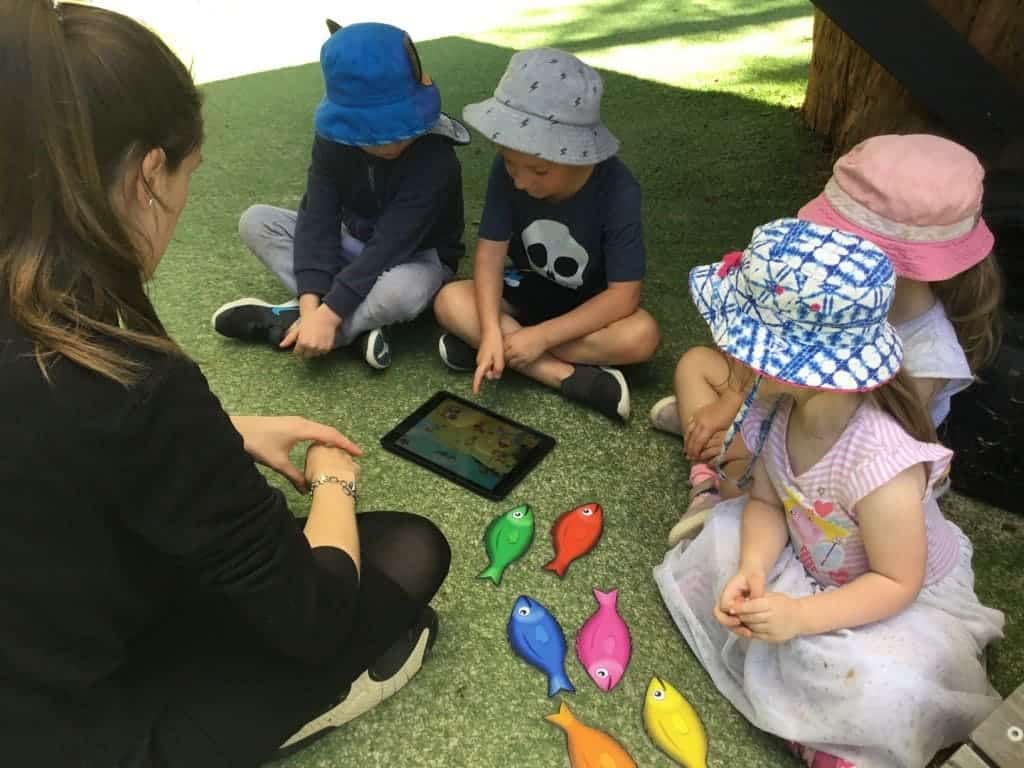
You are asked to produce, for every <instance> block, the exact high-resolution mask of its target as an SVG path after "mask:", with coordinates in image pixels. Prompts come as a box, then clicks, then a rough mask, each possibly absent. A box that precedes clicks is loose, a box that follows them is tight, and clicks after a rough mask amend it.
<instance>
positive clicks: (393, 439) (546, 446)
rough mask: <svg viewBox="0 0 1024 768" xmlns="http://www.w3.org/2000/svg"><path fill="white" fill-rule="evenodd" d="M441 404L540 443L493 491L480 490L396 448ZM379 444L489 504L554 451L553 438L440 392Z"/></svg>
mask: <svg viewBox="0 0 1024 768" xmlns="http://www.w3.org/2000/svg"><path fill="white" fill-rule="evenodd" d="M442 400H454V401H455V402H457V403H459V404H460V405H462V406H464V407H466V408H470V409H472V410H474V411H478V412H480V413H482V414H484V415H486V416H489V417H490V418H492V419H495V420H497V421H500V422H503V423H504V424H507V425H509V426H510V427H513V428H515V429H519V430H522V431H523V432H526V433H528V434H530V435H533V436H534V437H536V438H538V439H539V440H540V442H539V443H538V444H537V446H536V447H535V448H533V450H531V451H530V452H529V453H528V454H527V455H526V456H525V457H523V459H522V460H521V461H520V462H519V463H518V464H516V466H515V468H513V470H512V471H511V472H509V473H508V474H507V475H505V476H504V477H503V478H502V479H501V481H500V482H499V483H498V484H497V485H496V486H494V488H484V487H483V486H481V485H477V484H476V483H474V482H472V481H470V480H467V479H466V478H464V477H462V476H461V475H458V474H456V473H455V472H452V471H451V470H450V469H448V468H446V467H442V466H441V465H439V464H434V463H433V462H431V461H430V460H429V459H425V458H423V457H422V456H420V455H419V454H416V453H413V452H412V451H410V450H408V449H406V448H404V447H402V446H401V445H399V444H398V439H399V438H400V437H401V436H402V435H404V434H405V433H406V432H407V431H409V430H410V429H412V427H413V426H414V425H416V424H417V423H418V422H420V421H421V420H422V419H423V418H425V417H426V416H427V414H429V413H430V412H431V411H433V410H434V409H435V408H436V407H437V406H438V405H439V404H440V402H441V401H442ZM380 444H381V446H382V447H383V448H384V449H385V450H386V451H389V452H391V453H393V454H395V455H396V456H400V457H402V458H403V459H406V460H408V461H411V462H413V463H414V464H419V465H420V466H421V467H423V468H424V469H429V470H430V471H431V472H434V473H435V474H437V475H440V476H441V477H443V478H444V479H446V480H450V481H451V482H453V483H455V484H456V485H460V486H462V487H463V488H465V489H466V490H469V491H472V492H473V493H475V494H477V495H479V496H483V497H484V498H485V499H490V500H491V501H501V500H502V499H504V498H505V497H506V496H508V494H509V491H511V490H512V489H513V488H515V487H516V486H517V485H518V484H519V483H520V482H522V480H523V478H524V477H526V476H527V475H528V474H529V473H530V472H531V471H532V470H533V469H534V467H536V466H537V465H538V464H539V463H540V462H541V460H542V459H543V458H544V457H545V456H547V455H548V454H549V453H550V452H551V449H552V448H554V447H555V438H553V437H551V436H550V435H546V434H544V433H543V432H541V431H539V430H536V429H534V428H533V427H528V426H526V425H525V424H523V423H521V422H518V421H516V420H514V419H510V418H508V417H507V416H502V415H501V414H500V413H495V412H494V411H492V410H490V409H489V408H484V407H483V406H481V405H477V404H476V403H473V402H470V401H469V400H466V399H465V398H463V397H459V396H458V395H453V394H452V393H451V392H445V391H444V390H440V391H438V392H436V393H434V395H433V396H431V397H430V399H429V400H427V401H426V402H425V403H423V405H421V406H419V407H418V408H417V409H416V410H415V411H413V412H412V413H411V414H409V415H408V416H406V417H405V418H404V419H402V421H401V422H400V423H399V424H398V426H396V427H395V428H394V429H392V430H391V431H390V432H388V433H387V434H386V435H384V436H383V437H382V438H381V439H380Z"/></svg>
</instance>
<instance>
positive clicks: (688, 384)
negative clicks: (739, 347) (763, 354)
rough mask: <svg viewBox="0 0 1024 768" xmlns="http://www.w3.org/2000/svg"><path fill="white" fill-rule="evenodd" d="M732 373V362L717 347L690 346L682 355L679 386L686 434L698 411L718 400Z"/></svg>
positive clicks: (681, 420) (682, 426)
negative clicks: (727, 360)
mask: <svg viewBox="0 0 1024 768" xmlns="http://www.w3.org/2000/svg"><path fill="white" fill-rule="evenodd" d="M729 373H730V371H729V363H728V362H726V359H725V357H724V356H723V355H722V353H721V352H719V351H718V350H716V349H710V348H709V347H690V349H688V350H686V352H684V353H683V356H682V357H681V358H679V362H678V363H677V364H676V375H675V390H676V402H677V404H678V408H679V427H680V432H682V434H684V435H685V434H686V427H687V425H688V424H689V423H690V419H692V418H693V416H694V414H696V413H697V411H699V410H700V409H701V408H704V407H705V406H708V405H711V404H712V403H714V402H717V401H718V398H719V396H720V395H721V394H722V390H724V389H725V387H726V386H728V384H729Z"/></svg>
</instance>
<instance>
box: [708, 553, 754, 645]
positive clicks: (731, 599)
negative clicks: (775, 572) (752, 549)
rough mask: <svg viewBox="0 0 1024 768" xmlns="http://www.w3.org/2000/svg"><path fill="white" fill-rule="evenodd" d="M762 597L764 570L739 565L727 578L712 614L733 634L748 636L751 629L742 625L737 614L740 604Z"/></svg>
mask: <svg viewBox="0 0 1024 768" xmlns="http://www.w3.org/2000/svg"><path fill="white" fill-rule="evenodd" d="M762 597H764V571H762V570H759V569H756V568H750V567H744V566H742V565H741V566H740V570H739V571H738V572H737V573H736V575H735V576H733V577H732V578H731V579H729V581H728V583H727V584H726V585H725V588H724V589H723V590H722V594H721V596H720V597H719V598H718V602H717V603H716V604H715V609H714V614H715V618H716V619H717V620H718V623H719V624H721V625H722V626H723V627H725V628H726V629H728V630H729V631H730V632H732V633H733V634H734V635H739V636H740V637H750V636H751V634H752V633H751V631H750V629H749V628H747V627H746V626H744V624H743V622H742V621H741V619H740V618H739V616H738V615H737V610H738V609H739V607H740V606H742V605H743V604H744V603H746V602H747V601H750V600H758V599H760V598H762Z"/></svg>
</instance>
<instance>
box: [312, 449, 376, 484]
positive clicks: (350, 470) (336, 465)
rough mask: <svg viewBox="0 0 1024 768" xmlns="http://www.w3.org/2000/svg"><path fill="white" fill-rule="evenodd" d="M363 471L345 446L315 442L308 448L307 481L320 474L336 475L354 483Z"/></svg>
mask: <svg viewBox="0 0 1024 768" xmlns="http://www.w3.org/2000/svg"><path fill="white" fill-rule="evenodd" d="M361 471H362V470H361V469H360V467H359V465H358V464H356V462H355V459H353V458H352V454H350V453H349V452H348V451H346V450H345V449H344V448H338V447H335V446H333V445H324V444H322V443H313V444H312V445H311V446H309V448H308V449H307V450H306V478H305V479H306V482H313V480H315V479H316V478H317V477H319V476H320V475H334V476H335V477H337V478H338V479H339V480H351V481H352V482H353V483H354V482H355V481H356V480H358V479H359V473H360V472H361Z"/></svg>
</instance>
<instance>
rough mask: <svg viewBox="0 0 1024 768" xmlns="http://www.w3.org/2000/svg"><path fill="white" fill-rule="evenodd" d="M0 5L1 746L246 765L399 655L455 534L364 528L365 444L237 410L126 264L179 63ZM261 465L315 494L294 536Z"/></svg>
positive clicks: (154, 191)
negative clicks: (3, 109) (359, 511)
mask: <svg viewBox="0 0 1024 768" xmlns="http://www.w3.org/2000/svg"><path fill="white" fill-rule="evenodd" d="M0 17H2V18H3V19H4V23H3V24H2V25H0V71H2V72H3V78H4V98H5V101H6V102H7V105H8V106H9V110H8V112H7V116H6V117H5V119H4V120H3V121H0V296H2V297H3V298H2V300H0V445H3V449H2V452H0V510H2V512H0V562H2V563H3V565H2V567H0V571H2V575H0V723H2V724H3V727H2V736H3V738H2V743H3V747H2V749H3V751H4V753H5V760H4V762H5V763H6V762H11V763H12V764H13V763H18V764H31V765H39V766H49V765H54V766H60V765H75V766H94V765H95V766H110V765H119V766H149V765H159V766H189V767H190V768H193V767H194V766H204V765H218V766H229V765H230V766H235V765H254V764H256V763H258V762H260V761H261V760H263V759H264V758H266V757H267V756H268V755H270V754H271V753H273V751H274V749H275V748H276V747H277V746H278V745H280V744H281V743H282V742H284V741H285V740H286V739H288V737H289V736H293V735H294V734H296V732H298V733H299V735H305V733H306V732H307V731H309V730H312V729H313V728H315V726H313V727H307V728H303V726H304V724H306V723H308V722H309V721H311V720H314V719H315V718H317V717H318V716H320V717H321V720H319V721H317V724H322V723H323V722H325V721H326V722H328V723H334V724H337V723H340V722H344V721H346V720H348V719H351V717H353V716H355V715H357V714H359V713H360V712H361V711H365V709H367V708H369V706H372V703H374V702H376V701H380V700H381V699H382V698H384V697H386V696H387V695H389V694H390V693H392V692H394V690H396V689H397V688H398V687H400V686H401V684H402V683H404V681H406V680H407V679H408V678H409V676H410V675H411V674H412V673H414V672H415V671H416V669H418V667H419V664H420V663H421V661H422V657H423V654H424V653H425V651H426V649H427V646H428V644H429V642H430V640H431V639H432V636H433V633H434V631H435V627H436V617H435V616H434V614H433V612H432V611H431V610H430V609H429V607H427V603H428V602H429V600H430V599H431V598H432V597H433V595H434V593H435V592H436V590H437V588H438V587H439V586H440V584H441V582H442V581H443V580H444V577H445V575H446V573H447V569H448V562H449V557H450V554H449V550H448V546H447V543H446V541H445V540H444V537H443V536H442V535H441V533H440V532H439V531H438V530H437V529H436V528H435V527H434V526H433V525H432V524H430V523H429V522H427V521H426V520H424V519H423V518H420V517H416V516H413V515H406V514H401V513H366V514H364V515H360V517H359V519H358V522H357V520H356V516H355V514H354V507H355V495H356V490H355V482H356V480H357V479H358V467H357V466H356V464H355V463H354V462H353V460H352V458H351V456H350V452H358V449H356V448H355V447H354V446H353V445H352V444H351V443H349V442H348V441H347V440H346V439H345V438H344V437H343V436H342V435H340V434H339V433H337V432H336V431H334V430H332V429H330V428H327V427H323V426H321V425H315V424H312V423H310V422H305V421H304V420H300V419H284V420H281V419H259V418H236V419H234V420H232V419H231V418H230V417H228V416H227V415H226V414H225V413H224V412H223V410H222V409H221V408H220V405H219V403H218V402H217V400H216V398H215V397H214V396H213V395H212V393H211V392H210V391H209V388H208V387H207V384H206V381H205V379H204V378H203V376H202V374H201V373H200V372H199V369H198V368H197V367H196V365H195V364H194V363H192V362H191V361H190V360H188V359H187V358H186V357H185V356H184V354H183V353H182V352H181V351H180V350H179V349H178V348H177V346H176V345H175V344H174V342H173V341H172V340H171V339H170V338H169V337H168V336H167V333H166V331H165V330H164V328H163V326H162V325H161V323H160V320H159V319H158V318H157V316H156V314H155V312H154V310H153V307H152V305H151V304H150V302H149V300H148V298H147V297H146V294H145V292H144V289H143V282H144V280H145V279H146V278H147V277H148V276H149V275H151V274H152V272H153V270H154V269H155V267H156V265H157V262H158V261H159V259H160V257H161V256H162V255H163V252H164V250H165V249H166V246H167V243H168V242H169V241H170V237H171V234H172V232H173V230H174V227H175V224H176V223H177V219H178V216H179V215H180V213H181V210H182V209H183V207H184V205H185V201H186V198H187V194H188V182H189V177H190V175H191V173H192V171H193V170H194V169H195V167H196V166H197V165H198V164H199V162H200V159H201V158H200V146H201V143H202V135H203V127H202V116H201V99H200V97H199V94H198V93H197V91H196V89H195V86H194V84H193V83H192V80H191V78H190V76H189V74H188V72H187V71H186V70H185V68H184V67H183V66H182V64H181V62H180V61H178V59H177V58H175V57H174V55H173V54H172V53H171V52H170V51H169V50H168V49H167V48H166V46H164V44H163V43H162V42H160V40H159V39H158V38H157V37H156V36H155V35H153V34H152V33H151V32H149V31H148V30H146V29H145V28H143V27H142V26H141V25H139V24H137V23H136V22H134V21H132V20H130V19H128V18H126V17H124V16H120V15H118V14H114V13H110V12H108V11H104V10H100V9H96V8H90V7H86V6H78V5H71V4H59V5H57V6H54V5H53V4H51V3H50V2H47V1H46V0H0ZM309 439H313V440H316V441H318V442H317V443H316V444H314V445H313V446H312V447H310V448H309V450H308V452H307V455H306V466H305V473H304V475H300V474H299V473H297V471H296V470H295V469H294V468H292V467H291V466H290V464H289V463H288V458H287V455H288V449H289V448H290V447H291V446H292V445H294V444H295V443H296V442H297V441H299V440H309ZM324 443H331V444H332V445H326V444H324ZM346 449H347V450H346ZM246 450H248V452H249V453H248V454H247V453H246ZM250 454H251V455H250ZM253 458H256V459H257V460H260V461H262V462H263V463H266V464H268V465H270V466H273V467H274V468H276V469H278V470H280V471H282V472H283V473H285V474H287V475H288V476H289V477H290V478H291V479H292V480H293V481H294V482H295V483H296V484H297V485H298V486H300V487H301V486H303V485H305V484H306V483H307V482H308V483H309V484H310V486H311V487H312V488H313V499H312V504H311V507H310V514H309V518H308V520H307V522H306V523H305V527H304V529H300V528H299V527H298V526H296V525H295V522H294V520H293V518H292V516H291V515H290V513H289V512H288V509H287V507H286V506H285V503H284V498H283V496H282V495H281V494H280V493H278V492H277V491H274V490H273V489H271V488H270V487H269V486H268V485H267V483H266V482H265V481H264V479H263V477H262V475H260V474H259V472H258V471H257V470H256V469H255V465H254V463H253ZM325 713H326V714H325Z"/></svg>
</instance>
